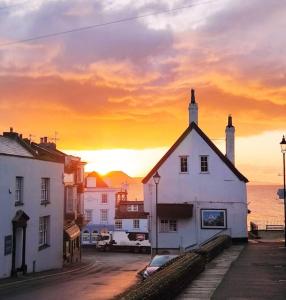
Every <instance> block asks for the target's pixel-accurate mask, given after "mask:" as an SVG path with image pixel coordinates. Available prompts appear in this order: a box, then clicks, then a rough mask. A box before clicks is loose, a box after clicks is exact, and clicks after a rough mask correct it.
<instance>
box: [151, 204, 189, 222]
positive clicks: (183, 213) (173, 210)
mask: <svg viewBox="0 0 286 300" xmlns="http://www.w3.org/2000/svg"><path fill="white" fill-rule="evenodd" d="M157 207H158V208H157V210H158V216H159V217H161V218H181V219H184V218H191V217H192V216H193V204H188V203H158V204H157Z"/></svg>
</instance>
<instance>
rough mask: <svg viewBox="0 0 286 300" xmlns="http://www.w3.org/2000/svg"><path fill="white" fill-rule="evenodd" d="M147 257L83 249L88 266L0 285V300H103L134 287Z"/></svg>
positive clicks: (147, 259) (148, 257)
mask: <svg viewBox="0 0 286 300" xmlns="http://www.w3.org/2000/svg"><path fill="white" fill-rule="evenodd" d="M149 259H150V255H148V254H135V253H114V252H95V251H93V250H91V249H85V250H84V254H83V260H84V261H85V262H88V263H89V264H88V265H87V266H85V267H83V268H80V269H79V270H77V271H72V272H64V273H58V274H57V275H52V276H48V277H45V278H41V279H33V280H28V281H23V282H17V283H13V284H12V285H8V286H7V285H6V286H2V287H1V285H0V299H1V300H38V299H39V300H70V299H80V300H104V299H111V298H112V297H114V296H115V295H117V294H119V293H121V292H122V291H124V290H125V289H127V288H128V287H129V286H131V285H132V284H134V283H135V282H136V281H137V280H138V278H137V276H136V275H137V272H138V271H139V270H141V269H142V268H143V267H144V266H145V265H146V264H147V262H148V261H149Z"/></svg>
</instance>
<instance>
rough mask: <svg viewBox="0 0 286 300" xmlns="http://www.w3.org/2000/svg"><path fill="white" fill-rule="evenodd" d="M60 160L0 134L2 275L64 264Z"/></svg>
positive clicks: (15, 137)
mask: <svg viewBox="0 0 286 300" xmlns="http://www.w3.org/2000/svg"><path fill="white" fill-rule="evenodd" d="M63 173H64V161H61V160H58V159H55V158H54V157H53V156H50V155H49V154H48V153H43V152H42V153H39V152H38V151H37V150H35V149H33V147H32V145H31V144H30V143H29V142H28V141H27V140H25V139H22V137H21V135H18V134H17V133H15V132H13V130H12V128H11V130H10V132H6V133H4V134H3V136H0V178H1V180H0V198H1V201H0V249H1V251H0V278H4V277H9V276H11V275H12V276H13V275H16V274H17V273H18V272H22V273H26V272H38V271H43V270H48V269H52V268H60V267H61V266H62V257H63V250H62V249H63V234H62V232H63V205H64V203H63V198H64V186H63Z"/></svg>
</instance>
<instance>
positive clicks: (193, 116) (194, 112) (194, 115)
mask: <svg viewBox="0 0 286 300" xmlns="http://www.w3.org/2000/svg"><path fill="white" fill-rule="evenodd" d="M192 122H195V123H196V124H197V125H198V104H197V103H196V99H195V90H194V89H192V90H191V102H190V104H189V124H191V123H192Z"/></svg>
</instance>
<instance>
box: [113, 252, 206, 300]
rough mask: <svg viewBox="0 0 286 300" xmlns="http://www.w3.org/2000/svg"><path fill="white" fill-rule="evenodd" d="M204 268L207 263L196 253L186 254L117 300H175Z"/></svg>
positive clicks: (119, 296)
mask: <svg viewBox="0 0 286 300" xmlns="http://www.w3.org/2000/svg"><path fill="white" fill-rule="evenodd" d="M204 268H205V261H204V258H203V257H202V256H200V255H198V254H196V253H186V254H184V255H182V256H180V257H179V258H178V259H176V260H175V261H174V262H173V263H171V264H169V265H167V266H166V267H165V268H163V269H162V270H160V271H158V272H156V273H155V274H153V275H152V276H150V277H149V278H147V279H146V280H144V281H142V282H140V283H138V284H137V285H135V286H133V287H132V288H131V289H129V290H128V291H126V292H124V293H122V294H120V295H118V296H117V297H116V298H115V299H118V300H119V299H120V300H147V299H148V300H157V299H162V300H169V299H174V297H175V296H176V295H178V294H179V293H180V292H181V290H182V289H183V288H184V287H185V286H186V285H188V284H189V283H190V282H191V281H192V280H193V279H194V278H195V277H196V276H197V275H198V274H199V273H201V272H202V271H203V270H204Z"/></svg>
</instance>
